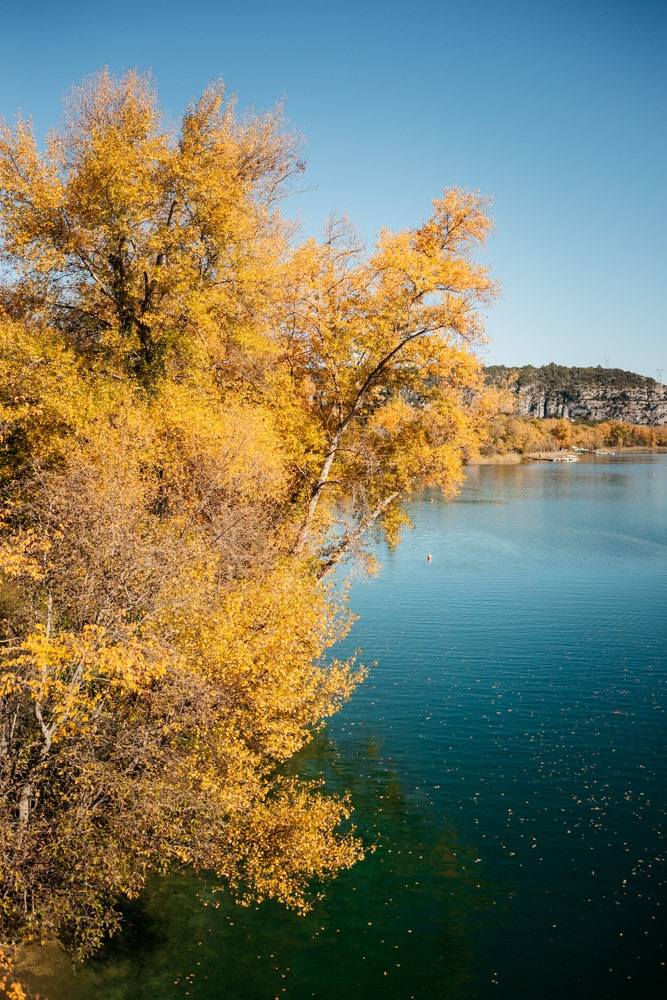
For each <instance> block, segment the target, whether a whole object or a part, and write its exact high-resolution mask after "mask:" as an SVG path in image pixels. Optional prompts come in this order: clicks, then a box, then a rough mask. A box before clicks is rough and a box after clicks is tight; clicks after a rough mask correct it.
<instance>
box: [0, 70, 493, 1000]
mask: <svg viewBox="0 0 667 1000" xmlns="http://www.w3.org/2000/svg"><path fill="white" fill-rule="evenodd" d="M299 154H300V139H299V137H297V136H295V135H294V134H293V133H292V132H291V131H290V129H289V128H288V126H287V123H286V122H285V120H284V118H283V114H282V109H281V108H280V107H278V108H275V109H273V110H272V111H269V112H268V113H261V114H259V113H255V112H249V113H246V114H242V113H240V112H239V110H238V108H237V106H236V103H235V101H234V100H233V98H232V99H230V98H229V97H228V95H227V94H226V93H225V89H224V86H223V85H222V83H220V82H218V83H214V84H212V85H211V86H209V87H208V88H207V89H206V90H205V91H204V93H203V94H202V95H201V97H199V98H198V99H197V100H194V101H193V102H192V103H191V105H190V106H189V107H188V108H187V109H186V111H185V112H184V114H183V116H182V118H181V120H180V122H179V123H178V126H174V124H173V122H172V121H171V119H170V120H169V121H168V120H167V119H166V117H165V116H164V115H163V113H162V110H161V107H160V104H159V99H158V95H157V92H156V90H155V88H154V86H153V83H152V81H151V79H150V77H144V76H141V75H140V74H138V73H137V72H134V71H131V72H125V73H123V74H122V75H120V76H114V75H112V74H110V73H109V71H108V70H103V71H101V72H100V73H98V74H97V75H96V76H94V77H91V78H90V79H88V80H85V81H84V83H83V84H82V86H80V87H76V88H74V90H73V91H72V93H71V94H70V95H69V97H68V99H67V100H66V103H65V114H64V118H63V123H62V126H61V127H60V129H53V130H51V131H49V133H48V136H47V137H46V140H45V141H44V142H43V143H42V142H40V141H39V139H38V138H37V137H36V136H35V134H34V131H33V126H32V124H31V121H30V120H29V119H25V120H24V119H22V118H21V117H20V116H19V117H17V120H16V122H15V124H14V125H9V124H7V123H4V122H0V265H1V266H0V486H1V487H2V503H1V504H0V942H3V943H5V944H7V945H8V946H9V947H13V946H16V945H21V944H26V943H30V942H39V941H45V940H53V939H57V940H58V941H60V942H61V943H62V944H63V945H64V946H65V947H66V948H67V949H68V951H69V953H70V955H71V957H72V959H73V961H83V960H84V959H86V958H87V957H89V956H90V955H92V954H93V953H94V952H95V951H97V950H99V949H100V948H102V947H103V946H104V945H105V943H106V942H107V941H108V940H109V938H110V937H111V936H113V935H114V934H115V933H116V932H117V931H118V930H119V929H120V927H121V926H122V925H123V922H124V916H123V907H122V902H123V901H124V900H125V901H127V900H134V899H136V898H137V897H138V896H139V895H140V894H141V893H142V891H143V890H144V888H145V886H146V884H147V881H148V879H149V878H151V877H152V876H160V875H162V874H165V873H169V872H179V871H182V870H188V871H194V872H203V871H206V872H213V873H214V876H215V878H216V885H217V888H219V889H221V890H224V891H226V892H229V893H230V895H231V896H232V897H233V898H236V899H238V901H239V902H240V903H242V904H246V905H251V904H253V903H259V902H260V901H261V900H265V899H267V898H270V899H273V900H276V901H278V902H280V903H282V904H283V905H285V906H286V907H288V908H291V909H293V910H295V911H297V912H298V913H304V912H307V911H308V910H309V909H310V908H311V907H312V906H313V905H314V903H315V902H316V901H317V900H318V898H319V895H320V891H321V885H322V883H324V882H326V881H327V880H329V879H331V878H334V877H335V876H336V875H337V874H338V873H339V872H342V871H344V870H345V869H347V868H349V867H350V866H352V865H353V864H355V863H356V862H357V861H359V860H361V859H362V858H363V856H364V851H365V850H367V848H365V845H364V844H363V843H362V842H361V839H360V837H359V836H358V835H357V833H356V832H355V829H354V826H353V823H352V818H351V813H352V807H353V803H352V801H351V799H350V796H349V795H348V794H347V793H346V792H345V791H344V790H343V791H342V792H341V793H332V792H331V791H328V790H327V789H326V788H324V787H322V784H321V782H320V781H318V780H306V779H305V778H300V777H298V776H295V775H292V774H290V776H286V773H285V765H286V764H287V762H289V761H291V760H292V759H293V757H294V755H295V754H297V753H298V751H299V750H300V749H301V748H302V747H304V746H305V745H306V744H308V742H309V741H310V740H311V739H312V737H313V733H314V732H315V731H316V730H317V729H318V728H320V727H321V726H322V724H323V722H324V720H325V719H326V718H328V717H329V716H330V715H332V714H333V713H335V712H336V711H338V709H339V708H340V707H341V706H342V705H343V704H344V703H345V702H346V701H347V700H348V699H349V698H350V696H351V695H352V692H353V691H354V689H355V687H356V686H357V684H359V683H360V682H361V681H362V680H363V678H364V676H365V671H364V669H363V667H362V666H360V665H359V664H358V663H357V662H356V661H355V659H354V657H352V658H350V659H349V660H346V661H345V662H339V661H337V660H335V659H332V658H331V656H330V655H329V654H328V651H329V650H330V649H331V647H332V646H333V645H334V644H335V643H337V642H338V641H339V640H340V639H341V638H342V637H343V636H344V635H346V633H347V632H348V630H349V628H350V627H351V623H352V615H351V613H350V611H349V608H348V607H347V605H346V603H345V595H344V593H341V591H340V589H336V588H334V585H333V583H332V582H331V581H332V575H331V571H332V570H333V569H334V568H335V567H336V566H338V565H339V564H341V563H344V562H348V563H351V564H352V565H354V564H355V563H356V564H357V565H360V566H362V567H364V568H365V569H366V570H372V568H373V565H374V560H373V541H374V539H375V538H376V537H377V536H378V535H380V536H382V537H384V538H385V539H386V540H387V541H388V543H389V544H390V545H392V546H393V545H396V544H398V542H399V540H400V536H401V531H402V529H403V528H404V527H405V526H406V525H407V524H409V516H408V513H407V510H406V500H407V498H408V497H409V496H410V494H411V493H412V492H413V491H414V490H415V489H416V488H424V487H426V488H432V489H436V490H439V491H440V492H441V494H442V495H443V496H444V497H450V496H452V495H454V494H455V492H456V490H457V487H458V485H459V484H460V482H461V481H462V479H463V478H464V474H465V473H464V462H465V457H466V455H469V454H472V453H475V452H477V451H478V450H479V448H480V445H481V443H482V442H483V441H484V440H485V436H486V430H487V426H488V421H489V419H491V417H492V415H493V414H494V413H496V412H497V411H498V405H499V399H500V397H501V395H502V393H500V392H499V391H498V390H496V389H494V388H493V387H491V386H488V385H487V383H486V380H485V377H484V371H483V366H482V364H481V362H480V360H479V358H478V356H477V354H476V349H477V347H478V346H479V345H481V344H482V343H483V342H484V316H485V314H486V310H487V308H488V307H489V306H490V305H491V303H492V302H493V300H494V299H495V298H496V296H497V293H498V288H497V284H496V282H495V280H494V279H493V277H492V276H491V273H490V269H489V267H487V266H486V265H484V264H483V263H480V262H479V260H478V258H479V256H480V255H481V254H482V253H483V250H484V247H485V244H486V240H487V237H488V235H489V233H490V232H491V229H492V225H493V224H492V220H491V218H490V214H489V211H490V199H489V198H487V197H486V196H484V195H482V194H481V193H480V192H476V191H473V192H470V191H466V190H463V189H459V188H450V189H446V190H445V191H444V192H443V194H442V196H441V197H439V198H436V199H434V201H433V207H432V212H431V214H430V216H429V217H428V218H427V219H426V221H424V222H423V223H421V224H419V225H417V226H416V227H415V228H413V229H405V230H402V231H400V232H397V233H393V232H390V231H387V230H383V231H382V232H381V233H380V235H379V237H378V240H377V243H376V244H375V246H373V247H366V246H364V245H363V244H362V243H361V241H360V240H359V237H358V235H357V233H356V231H354V229H353V228H352V227H351V226H350V225H349V224H348V223H347V222H346V221H345V220H344V219H333V220H330V221H329V222H328V224H327V226H326V228H325V231H324V233H323V235H322V237H321V238H320V239H315V238H309V239H304V240H302V241H299V238H298V232H297V229H296V225H295V224H294V223H293V222H292V221H291V220H289V219H288V218H286V217H285V216H284V215H283V214H282V212H281V210H280V208H281V205H282V203H283V199H285V198H286V197H287V196H288V195H289V194H292V193H294V191H295V190H298V186H299V183H300V178H301V176H302V174H303V171H304V164H303V162H302V160H301V158H300V155H299ZM343 508H344V518H342V517H341V510H342V509H343ZM370 849H372V847H371V848H370ZM11 976H12V973H11V970H9V969H7V977H10V978H11ZM3 989H4V991H5V993H6V994H7V995H8V996H11V997H12V1000H18V998H19V997H20V996H22V995H23V992H22V990H21V988H20V987H19V986H17V985H15V984H9V979H6V981H5V982H4V983H3V972H2V967H1V966H0V995H2V990H3Z"/></svg>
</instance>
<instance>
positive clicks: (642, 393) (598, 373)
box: [486, 364, 667, 427]
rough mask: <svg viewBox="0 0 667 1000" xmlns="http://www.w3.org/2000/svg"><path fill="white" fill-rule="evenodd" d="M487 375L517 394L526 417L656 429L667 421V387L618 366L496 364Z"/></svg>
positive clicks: (494, 381) (518, 409) (521, 409)
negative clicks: (594, 421) (576, 366)
mask: <svg viewBox="0 0 667 1000" xmlns="http://www.w3.org/2000/svg"><path fill="white" fill-rule="evenodd" d="M486 375H487V378H488V380H489V381H490V382H493V383H494V384H496V385H504V386H507V387H508V388H509V389H511V390H512V391H513V392H514V393H515V394H516V397H517V413H518V414H519V415H521V416H525V417H566V418H567V419H569V420H619V421H622V422H623V423H627V424H643V425H646V426H651V427H656V426H659V425H662V424H666V423H667V386H664V385H661V384H660V383H659V382H656V381H655V379H652V378H646V377H645V376H644V375H636V374H635V373H634V372H625V371H621V369H619V368H600V367H599V366H598V367H597V368H566V367H564V366H563V365H555V364H550V365H544V366H543V367H541V368H534V367H533V366H532V365H524V366H523V367H522V368H506V367H505V366H504V365H494V366H491V367H488V368H487V369H486Z"/></svg>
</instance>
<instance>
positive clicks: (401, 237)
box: [277, 189, 498, 572]
mask: <svg viewBox="0 0 667 1000" xmlns="http://www.w3.org/2000/svg"><path fill="white" fill-rule="evenodd" d="M487 210H488V199H486V198H484V197H482V196H480V195H479V194H478V193H469V192H465V191H461V190H457V189H453V190H450V191H447V192H446V193H445V195H444V197H443V198H442V199H440V200H437V201H435V202H434V211H433V214H432V215H431V217H430V219H429V220H428V221H427V222H426V223H425V224H424V225H422V226H420V227H419V228H417V229H415V230H411V231H406V232H401V233H390V232H386V231H384V232H383V233H382V234H381V236H380V238H379V241H378V243H377V246H376V248H375V249H374V251H373V252H372V253H371V254H370V255H367V254H366V253H365V249H364V247H363V246H361V245H360V244H359V243H358V241H356V240H355V239H354V236H353V234H352V235H351V234H350V232H349V229H348V227H346V226H344V225H340V224H336V223H332V225H331V226H330V228H329V231H328V233H327V237H326V239H325V240H324V242H322V243H317V242H316V241H315V240H308V241H307V242H306V243H304V244H303V245H302V246H301V247H300V248H299V249H298V250H297V252H296V254H295V255H294V257H293V258H292V261H291V273H292V274H293V275H294V277H293V279H292V283H291V285H289V288H288V291H289V294H288V297H287V301H286V303H285V307H284V309H283V311H282V312H281V314H280V317H279V324H278V328H277V337H278V340H279V343H280V345H281V348H282V351H283V352H284V357H285V360H286V363H287V368H288V373H289V386H290V392H291V393H296V394H297V395H300V396H301V397H302V398H306V399H307V400H308V406H307V412H306V413H304V414H303V415H302V420H301V434H300V439H301V442H302V444H301V454H300V456H299V464H298V470H297V473H298V476H299V477H300V481H301V482H300V488H301V495H302V496H303V505H304V511H303V515H302V517H301V519H300V521H299V523H298V528H297V534H296V544H295V551H296V552H302V551H308V550H309V549H310V550H312V549H314V550H315V551H317V552H318V553H319V554H320V557H321V559H322V562H321V566H320V572H326V571H327V570H328V569H330V568H331V567H332V566H334V565H335V564H336V563H337V562H339V561H340V560H341V558H343V557H344V556H345V555H347V554H348V553H349V552H350V551H351V550H353V549H354V548H355V547H356V546H357V544H358V543H359V542H360V541H361V540H362V539H363V538H364V537H365V536H366V535H367V534H368V532H369V531H370V530H371V529H373V528H374V527H376V526H378V527H381V528H382V529H383V531H384V534H385V535H386V537H387V538H388V540H389V542H390V543H395V542H396V541H397V539H398V537H399V532H400V528H401V526H402V525H403V524H405V523H407V521H408V518H407V516H406V514H405V512H404V510H403V509H402V507H401V504H402V502H403V501H404V500H405V499H406V497H407V496H409V494H410V492H411V491H412V490H414V489H416V488H424V487H425V486H431V487H436V488H439V489H440V490H441V491H442V492H443V494H444V495H445V496H450V495H451V494H452V493H453V492H454V491H455V490H456V487H457V485H458V484H459V483H460V482H461V479H462V475H463V472H462V470H463V462H464V459H465V458H466V457H468V456H469V455H470V454H471V453H474V452H475V451H476V450H477V447H478V442H479V435H480V432H481V429H482V427H483V426H484V420H485V418H486V417H487V416H488V413H489V412H490V410H491V409H495V407H496V406H497V396H498V393H496V392H494V391H493V390H490V389H488V388H486V387H485V384H484V379H483V377H482V372H481V368H480V365H479V362H478V360H477V358H476V357H475V355H474V353H473V348H474V347H475V346H476V345H478V344H479V343H480V341H481V340H482V333H483V318H482V315H481V314H480V307H484V306H486V305H488V304H489V303H490V302H491V301H492V299H493V297H494V295H495V292H496V286H495V284H494V282H493V281H492V280H491V278H490V276H489V271H488V268H486V267H483V266H481V265H479V264H476V263H475V262H474V259H473V254H474V252H475V251H476V250H478V249H479V248H480V247H482V246H483V245H484V242H485V239H486V236H487V234H488V232H489V230H490V227H491V223H490V220H489V217H488V211H487ZM343 505H345V508H344V509H345V511H346V514H345V516H342V517H341V516H336V513H338V514H339V515H340V513H341V512H342V510H343ZM332 523H333V524H334V528H335V530H334V532H333V533H332V532H331V527H332Z"/></svg>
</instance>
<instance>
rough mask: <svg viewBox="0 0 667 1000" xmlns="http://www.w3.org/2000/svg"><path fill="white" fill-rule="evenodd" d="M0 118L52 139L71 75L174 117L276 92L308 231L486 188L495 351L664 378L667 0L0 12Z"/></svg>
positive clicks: (414, 214)
mask: <svg viewBox="0 0 667 1000" xmlns="http://www.w3.org/2000/svg"><path fill="white" fill-rule="evenodd" d="M0 15H1V17H0V117H4V118H6V119H11V118H12V117H13V115H14V113H15V111H16V109H17V107H18V106H19V105H20V106H21V109H22V111H23V113H24V114H25V115H32V116H33V118H34V122H35V127H36V130H37V132H38V134H39V135H43V133H44V131H45V130H46V128H47V127H48V126H49V125H51V124H56V123H57V122H58V118H59V115H60V98H61V96H62V94H63V93H64V92H66V91H67V90H69V88H70V87H71V85H72V84H75V83H78V82H80V81H81V79H82V78H83V77H84V76H87V75H88V74H90V73H93V72H95V71H96V70H98V69H99V68H100V67H101V66H104V65H108V66H109V67H110V69H111V70H112V71H117V72H120V71H121V70H123V69H125V68H130V67H136V68H138V69H140V70H142V71H143V70H150V71H152V73H153V75H154V78H155V80H156V82H157V85H158V88H159V91H160V94H161V98H162V103H163V106H164V107H165V108H166V109H167V110H168V111H169V112H170V114H171V115H172V116H173V117H177V116H178V115H179V114H180V113H181V112H182V110H183V109H184V108H185V106H186V105H187V104H188V102H189V100H190V99H191V98H192V97H196V96H198V95H199V94H200V93H201V91H202V90H203V89H204V87H205V86H206V84H207V83H208V82H209V81H210V80H211V79H217V78H219V77H222V78H223V79H224V80H225V82H226V84H227V86H228V88H229V90H230V91H232V92H236V93H237V94H238V99H239V104H240V106H241V107H246V106H248V105H250V104H254V105H255V107H256V108H258V109H261V108H268V107H271V106H273V105H274V104H275V103H276V102H278V101H279V100H281V99H282V98H283V97H284V98H285V105H286V111H287V115H288V117H289V118H290V120H291V122H292V123H293V125H294V126H295V127H296V128H297V129H298V130H299V131H300V132H302V133H303V135H304V137H305V139H306V147H305V156H306V159H307V161H308V172H307V183H308V184H309V185H310V187H311V188H312V190H310V191H308V192H305V193H304V194H302V195H300V196H298V197H297V198H294V199H290V200H289V201H288V202H287V203H286V205H285V209H286V211H287V212H289V213H292V214H293V213H296V212H298V214H299V216H300V218H301V220H302V223H303V226H304V230H305V231H306V232H310V231H315V232H317V231H318V230H319V228H320V226H321V225H322V223H323V221H324V219H325V218H326V216H327V215H328V214H329V213H331V212H332V211H333V212H339V213H345V214H347V215H348V216H349V217H350V218H351V219H353V220H354V221H355V222H356V223H357V225H358V227H359V229H360V231H361V233H362V235H363V236H364V237H365V238H366V240H367V241H369V242H372V241H373V239H374V237H375V234H376V232H377V230H378V229H379V228H380V227H381V226H388V227H389V228H392V229H396V228H401V227H406V226H413V225H416V224H418V223H419V222H421V221H422V220H423V219H424V218H425V217H426V216H427V215H428V213H429V211H430V207H431V199H432V198H434V197H437V196H438V195H440V194H441V192H442V190H443V189H444V188H445V187H447V186H451V185H458V186H460V187H466V188H479V189H480V190H481V191H483V192H485V193H487V194H491V195H493V196H494V197H495V205H494V213H493V214H494V216H495V219H496V223H497V229H496V235H495V236H494V238H493V239H492V241H491V243H490V248H489V259H490V260H492V261H493V264H494V269H495V273H496V276H497V277H498V278H499V279H500V281H501V282H502V285H503V298H502V299H501V301H500V302H498V303H497V305H496V306H495V307H494V308H493V309H492V311H491V313H490V314H489V318H488V324H487V332H488V333H489V335H490V337H491V341H492V343H491V345H490V347H488V348H487V349H486V350H485V351H484V356H485V358H486V360H487V361H488V362H489V363H505V364H527V363H532V364H536V365H539V364H545V363H547V362H549V361H555V362H557V363H559V364H565V365H596V364H601V365H605V366H612V367H620V368H627V369H631V370H634V371H637V372H640V373H643V374H646V375H650V376H652V377H656V370H657V369H660V368H664V373H663V381H667V307H666V305H665V301H666V296H667V281H666V270H667V268H666V265H667V251H666V249H665V246H666V244H665V239H666V234H667V195H666V188H667V156H666V151H667V128H666V126H667V114H666V109H667V101H666V95H667V77H666V66H667V2H666V0H550V2H547V0H531V2H528V0H458V2H452V0H440V2H436V0H413V2H412V3H408V2H403V3H399V2H395V0H384V2H381V0H356V2H354V0H339V2H337V3H321V2H318V0H309V2H305V0H303V2H302V0H297V2H294V0H281V2H274V0H235V2H229V0H188V2H174V0H160V2H157V0H134V2H128V0H113V2H108V3H97V2H95V0H86V2H81V0H62V2H60V3H57V2H53V0H24V3H23V4H22V5H19V3H18V2H16V0H13V2H10V0H1V2H0Z"/></svg>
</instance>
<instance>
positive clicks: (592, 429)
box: [467, 413, 667, 465]
mask: <svg viewBox="0 0 667 1000" xmlns="http://www.w3.org/2000/svg"><path fill="white" fill-rule="evenodd" d="M665 449H667V425H664V424H663V425H658V426H647V425H643V424H628V423H622V422H621V421H618V420H603V421H600V422H598V423H595V422H593V421H570V420H568V419H567V418H565V417H560V418H555V417H519V416H516V415H515V414H507V413H499V414H497V415H495V416H494V417H492V418H491V419H490V421H489V423H488V428H487V439H486V442H485V444H484V445H483V447H482V448H480V450H479V453H478V454H476V455H471V456H470V458H469V459H468V463H467V464H468V465H509V464H513V463H519V462H528V461H531V460H534V459H536V458H537V457H538V456H539V455H541V456H543V458H545V459H546V458H547V457H552V458H553V457H561V458H562V457H563V456H565V455H566V454H570V455H576V454H581V455H582V456H583V455H595V454H596V452H597V453H602V452H606V453H608V454H610V453H614V454H632V453H633V452H634V453H639V452H650V451H658V452H659V451H664V450H665Z"/></svg>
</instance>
